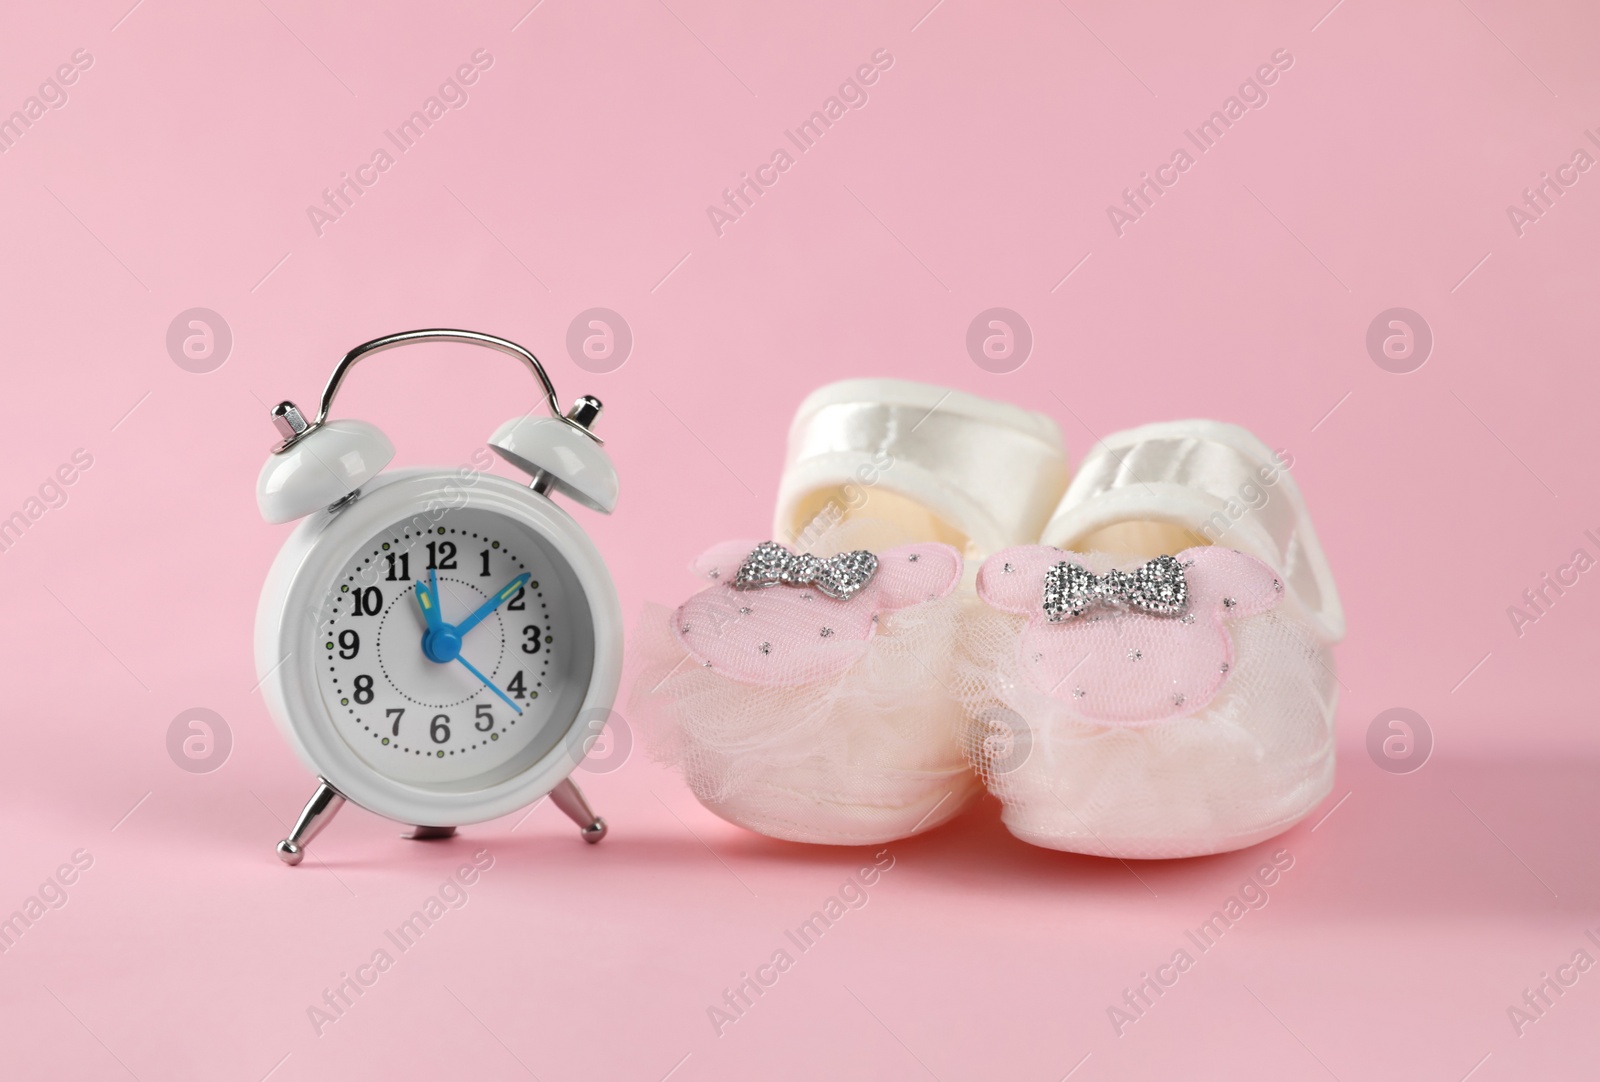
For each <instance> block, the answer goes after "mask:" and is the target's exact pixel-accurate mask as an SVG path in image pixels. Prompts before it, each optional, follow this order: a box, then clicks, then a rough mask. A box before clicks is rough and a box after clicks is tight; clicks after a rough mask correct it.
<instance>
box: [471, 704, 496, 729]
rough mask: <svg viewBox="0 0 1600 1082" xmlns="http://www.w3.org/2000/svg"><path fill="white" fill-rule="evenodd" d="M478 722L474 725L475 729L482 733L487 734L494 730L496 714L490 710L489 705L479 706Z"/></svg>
mask: <svg viewBox="0 0 1600 1082" xmlns="http://www.w3.org/2000/svg"><path fill="white" fill-rule="evenodd" d="M477 713H478V720H477V721H476V722H475V723H473V726H472V727H473V728H474V729H476V730H478V732H480V733H486V732H488V731H489V730H490V729H493V728H494V712H493V711H491V710H490V709H489V704H488V703H479V704H478V711H477Z"/></svg>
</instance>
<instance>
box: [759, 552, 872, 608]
mask: <svg viewBox="0 0 1600 1082" xmlns="http://www.w3.org/2000/svg"><path fill="white" fill-rule="evenodd" d="M877 570H878V558H877V557H876V556H874V555H873V554H872V553H870V552H867V551H866V550H865V549H857V550H856V551H854V552H841V553H840V554H839V555H837V556H829V557H827V558H826V559H824V558H823V557H821V556H812V555H810V554H809V553H801V554H798V555H797V554H795V553H793V552H790V551H789V550H788V549H786V548H784V547H783V546H782V545H780V544H778V543H777V542H776V541H763V542H761V544H759V545H757V546H756V548H755V551H754V552H752V553H751V554H750V555H749V556H747V557H745V561H744V563H742V564H740V565H739V573H738V574H737V575H735V576H734V579H733V588H734V589H736V590H760V589H763V588H764V587H767V586H777V585H779V584H780V583H781V584H783V585H785V586H815V587H816V588H817V589H818V590H820V591H821V592H822V593H824V594H827V595H828V596H829V597H831V598H835V599H836V600H839V601H848V600H850V598H852V597H854V596H855V594H856V591H858V590H860V589H861V588H862V587H863V586H865V585H866V584H867V583H868V581H870V580H871V578H872V575H873V573H874V572H875V571H877Z"/></svg>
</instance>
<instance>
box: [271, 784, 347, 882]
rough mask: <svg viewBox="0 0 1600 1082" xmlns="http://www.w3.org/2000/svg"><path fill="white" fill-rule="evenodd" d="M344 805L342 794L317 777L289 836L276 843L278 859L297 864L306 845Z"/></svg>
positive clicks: (303, 854)
mask: <svg viewBox="0 0 1600 1082" xmlns="http://www.w3.org/2000/svg"><path fill="white" fill-rule="evenodd" d="M342 807H344V794H343V793H341V792H339V790H337V789H335V788H334V787H333V786H331V785H329V784H328V782H327V780H326V779H324V778H318V779H317V791H316V792H315V793H312V794H311V799H310V800H308V801H306V806H305V808H304V809H302V810H301V812H300V818H299V819H296V820H295V824H294V829H293V830H291V831H290V832H289V836H288V837H287V838H285V839H283V841H281V842H279V843H278V859H279V860H281V861H283V862H284V863H285V864H288V865H291V866H293V865H295V864H299V863H300V861H301V860H302V859H303V858H304V857H305V852H306V846H308V845H310V844H311V839H312V838H315V837H316V836H317V835H318V834H320V833H322V828H323V827H325V826H327V825H328V820H329V819H332V818H333V816H334V813H335V812H337V811H338V810H339V809H340V808H342Z"/></svg>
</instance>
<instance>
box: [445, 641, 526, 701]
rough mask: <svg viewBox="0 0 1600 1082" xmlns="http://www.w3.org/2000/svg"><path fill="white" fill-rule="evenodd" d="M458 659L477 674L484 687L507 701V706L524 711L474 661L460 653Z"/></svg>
mask: <svg viewBox="0 0 1600 1082" xmlns="http://www.w3.org/2000/svg"><path fill="white" fill-rule="evenodd" d="M456 660H457V661H459V662H461V664H463V665H465V666H466V667H467V671H468V672H469V673H471V674H472V675H473V676H476V677H477V678H478V679H479V680H482V681H483V686H484V687H486V688H488V689H489V690H490V691H492V692H494V693H495V694H496V695H498V696H500V698H501V699H503V700H504V701H505V704H506V705H507V706H509V707H510V708H511V709H513V710H515V711H516V712H517V713H519V714H520V713H522V707H520V706H518V705H517V704H516V703H514V702H512V701H511V697H510V696H509V695H507V694H506V693H505V692H503V691H501V690H500V689H499V688H498V687H496V686H495V685H494V683H493V682H491V681H490V679H489V678H488V677H487V676H485V675H483V674H482V673H481V672H479V671H478V670H477V669H476V668H475V667H474V666H473V664H472V662H470V661H468V660H467V659H466V658H464V657H462V656H461V655H460V654H457V655H456Z"/></svg>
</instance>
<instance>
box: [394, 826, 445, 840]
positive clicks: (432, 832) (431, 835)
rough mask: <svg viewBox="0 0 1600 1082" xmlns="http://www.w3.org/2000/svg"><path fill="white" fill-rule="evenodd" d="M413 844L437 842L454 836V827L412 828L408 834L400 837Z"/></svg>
mask: <svg viewBox="0 0 1600 1082" xmlns="http://www.w3.org/2000/svg"><path fill="white" fill-rule="evenodd" d="M400 836H401V837H402V838H407V839H409V840H411V841H414V842H437V841H443V840H444V839H445V838H454V837H455V836H456V828H455V827H412V828H411V833H410V834H402V835H400Z"/></svg>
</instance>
